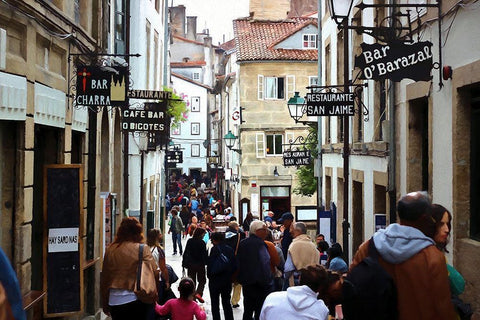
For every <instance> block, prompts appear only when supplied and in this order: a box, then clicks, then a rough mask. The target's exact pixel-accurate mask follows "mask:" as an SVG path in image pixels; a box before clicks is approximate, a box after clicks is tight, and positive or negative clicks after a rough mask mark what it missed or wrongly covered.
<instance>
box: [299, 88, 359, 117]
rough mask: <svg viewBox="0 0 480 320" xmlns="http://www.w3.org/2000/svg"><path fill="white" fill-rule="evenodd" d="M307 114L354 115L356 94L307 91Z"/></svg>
mask: <svg viewBox="0 0 480 320" xmlns="http://www.w3.org/2000/svg"><path fill="white" fill-rule="evenodd" d="M306 100H307V116H309V117H310V116H353V115H354V114H355V107H354V106H355V94H354V93H342V92H310V93H307V96H306Z"/></svg>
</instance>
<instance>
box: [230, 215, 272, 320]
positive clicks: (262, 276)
mask: <svg viewBox="0 0 480 320" xmlns="http://www.w3.org/2000/svg"><path fill="white" fill-rule="evenodd" d="M267 232H268V228H267V226H266V225H265V223H264V222H263V221H259V220H255V221H253V222H252V223H251V224H250V234H249V237H248V238H246V239H244V240H242V241H240V244H239V246H238V253H237V261H238V266H239V272H238V278H237V280H238V282H240V284H241V285H242V288H243V308H244V310H243V320H251V319H252V316H253V315H254V314H255V319H256V320H258V319H259V317H260V312H261V310H262V305H263V301H265V298H266V297H267V295H268V294H269V293H270V292H271V291H272V288H273V277H272V273H271V271H270V255H269V254H268V250H267V246H266V245H265V242H264V241H263V240H264V239H265V237H266V236H267Z"/></svg>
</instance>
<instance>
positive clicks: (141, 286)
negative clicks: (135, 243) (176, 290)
mask: <svg viewBox="0 0 480 320" xmlns="http://www.w3.org/2000/svg"><path fill="white" fill-rule="evenodd" d="M144 247H145V244H143V243H141V244H140V246H139V247H138V268H137V280H136V283H135V289H134V292H135V295H136V296H137V298H138V299H139V300H140V301H142V302H143V303H147V304H152V303H155V301H157V285H156V280H155V274H154V273H153V270H152V269H151V268H150V266H149V265H148V264H146V263H145V262H144V261H143V248H144Z"/></svg>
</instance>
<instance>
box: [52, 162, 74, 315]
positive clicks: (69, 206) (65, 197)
mask: <svg viewBox="0 0 480 320" xmlns="http://www.w3.org/2000/svg"><path fill="white" fill-rule="evenodd" d="M82 178H83V170H82V166H81V165H48V166H45V170H44V222H45V233H44V235H45V236H44V253H45V254H44V256H45V264H44V266H45V268H46V272H44V274H46V277H45V278H44V286H45V287H46V290H47V294H46V299H45V301H44V303H45V307H44V311H45V315H46V316H65V315H72V314H75V313H77V312H80V311H81V309H82V305H83V292H82V291H83V272H82V268H81V257H82V242H81V241H80V239H81V235H82V233H81V224H80V221H81V219H80V215H81V212H82V211H81V210H82V207H83V205H82V202H83V190H82V189H83V188H82Z"/></svg>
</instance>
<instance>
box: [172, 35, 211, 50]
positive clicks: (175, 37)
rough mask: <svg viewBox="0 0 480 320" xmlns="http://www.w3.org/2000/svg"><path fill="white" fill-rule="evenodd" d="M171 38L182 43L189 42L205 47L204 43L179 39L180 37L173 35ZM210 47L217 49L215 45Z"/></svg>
mask: <svg viewBox="0 0 480 320" xmlns="http://www.w3.org/2000/svg"><path fill="white" fill-rule="evenodd" d="M173 38H174V39H177V40H180V41H183V42H189V43H194V44H198V45H199V46H204V47H206V46H207V45H206V44H205V43H204V42H200V41H196V40H191V39H187V38H184V37H180V36H177V35H173ZM212 47H213V48H218V46H216V45H212Z"/></svg>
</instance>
